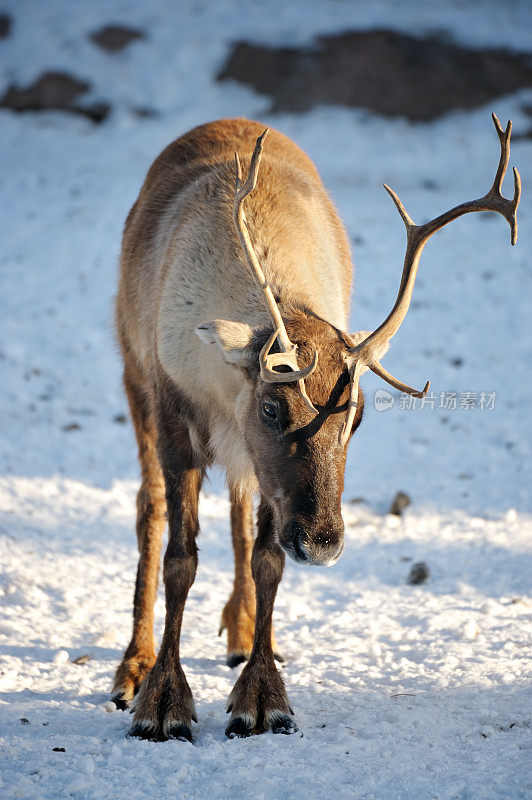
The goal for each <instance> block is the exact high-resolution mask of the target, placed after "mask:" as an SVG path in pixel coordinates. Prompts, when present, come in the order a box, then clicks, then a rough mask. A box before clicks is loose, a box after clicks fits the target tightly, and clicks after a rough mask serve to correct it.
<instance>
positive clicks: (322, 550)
mask: <svg viewBox="0 0 532 800" xmlns="http://www.w3.org/2000/svg"><path fill="white" fill-rule="evenodd" d="M300 547H301V550H302V551H303V553H304V554H305V556H306V558H307V562H308V563H309V564H314V565H316V566H320V567H332V565H333V564H336V562H337V561H338V559H339V558H340V556H341V555H342V553H343V550H344V526H343V525H342V527H341V528H340V529H338V528H333V529H331V528H326V529H325V530H321V531H319V533H317V534H313V535H312V536H310V537H309V536H307V537H306V538H305V539H304V540H303V541H300Z"/></svg>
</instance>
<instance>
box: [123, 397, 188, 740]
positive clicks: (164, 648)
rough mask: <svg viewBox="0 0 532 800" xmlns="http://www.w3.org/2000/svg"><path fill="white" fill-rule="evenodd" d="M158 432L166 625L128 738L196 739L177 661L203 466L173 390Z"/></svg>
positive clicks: (162, 407) (164, 401) (161, 410)
mask: <svg viewBox="0 0 532 800" xmlns="http://www.w3.org/2000/svg"><path fill="white" fill-rule="evenodd" d="M158 430H159V458H160V461H161V465H162V470H163V475H164V479H165V484H166V501H167V506H168V527H169V536H168V547H167V550H166V554H165V557H164V584H165V590H166V623H165V629H164V636H163V641H162V644H161V649H160V651H159V655H158V656H157V661H156V662H155V665H154V667H153V669H152V670H151V672H150V673H149V675H148V676H147V678H146V680H145V681H144V683H143V684H142V687H141V690H140V692H139V695H138V699H137V702H136V706H135V717H134V720H133V725H132V727H131V730H130V732H129V735H130V736H139V737H141V738H144V739H155V740H165V739H171V738H177V739H188V740H189V741H192V730H191V720H194V721H197V720H196V712H195V708H194V701H193V699H192V693H191V691H190V688H189V686H188V683H187V680H186V678H185V675H184V672H183V670H182V668H181V663H180V660H179V639H180V634H181V623H182V619H183V610H184V607H185V601H186V598H187V595H188V591H189V589H190V587H191V585H192V583H193V581H194V577H195V575H196V567H197V562H198V552H197V546H196V536H197V533H198V530H199V526H198V496H199V491H200V487H201V482H202V480H203V467H202V466H201V465H200V464H198V463H197V461H196V459H195V457H194V454H193V451H192V447H191V444H190V438H189V434H188V428H187V425H186V423H185V422H184V421H183V419H182V417H181V415H180V412H179V400H178V397H177V395H176V394H175V393H173V392H172V390H171V389H170V390H168V389H165V390H161V391H160V392H159V394H158Z"/></svg>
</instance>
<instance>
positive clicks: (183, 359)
mask: <svg viewBox="0 0 532 800" xmlns="http://www.w3.org/2000/svg"><path fill="white" fill-rule="evenodd" d="M493 121H494V124H495V128H496V131H497V134H498V136H499V140H500V145H501V156H500V161H499V165H498V168H497V172H496V176H495V180H494V182H493V185H492V187H491V189H490V190H489V191H488V193H487V194H486V195H484V196H483V197H482V198H480V199H479V200H473V201H470V202H466V203H463V204H461V205H459V206H457V207H456V208H453V209H452V210H450V211H447V212H446V213H444V214H442V215H441V216H439V217H437V218H436V219H434V220H432V221H430V222H427V223H426V224H424V225H416V224H414V222H413V221H412V219H411V218H410V216H409V215H408V213H407V212H406V210H405V208H404V206H403V205H402V203H401V201H400V200H399V198H398V196H397V195H396V194H395V192H393V191H392V190H391V189H390V187H389V186H386V185H385V188H386V190H387V191H388V193H389V194H390V195H391V197H392V199H393V201H394V203H395V205H396V207H397V210H398V211H399V214H400V215H401V218H402V220H403V222H404V224H405V227H406V233H407V244H406V255H405V259H404V266H403V273H402V278H401V283H400V287H399V292H398V295H397V300H396V302H395V305H394V307H393V309H392V310H391V312H390V313H389V314H388V316H387V317H386V319H385V321H384V322H383V323H382V324H381V325H379V327H378V328H377V329H376V330H374V331H373V332H368V331H358V332H357V333H354V334H349V333H347V321H348V306H349V296H350V287H351V257H350V250H349V244H348V241H347V237H346V234H345V231H344V228H343V227H342V223H341V222H340V220H339V218H338V215H337V213H336V211H335V209H334V206H333V205H332V203H331V201H330V199H329V197H328V196H327V193H326V192H325V189H324V187H323V185H322V183H321V180H320V177H319V175H318V172H317V170H316V168H315V166H314V164H313V163H312V161H311V160H310V159H309V158H308V157H307V156H306V155H305V154H304V153H303V152H302V151H301V150H300V149H299V148H298V147H297V146H296V145H295V144H294V143H293V142H292V141H290V140H289V139H288V138H287V137H285V136H283V135H282V134H281V133H278V132H277V131H273V130H272V131H271V132H270V133H269V137H268V147H267V150H266V153H265V155H264V158H262V163H261V157H262V151H263V146H264V139H265V136H266V134H267V131H264V132H262V133H261V130H262V128H261V126H260V125H259V124H258V123H257V122H251V121H248V120H245V119H233V120H221V121H218V122H213V123H210V124H207V125H202V126H200V127H198V128H195V129H194V130H192V131H190V132H189V133H187V134H185V135H184V136H182V137H181V138H179V139H177V140H176V141H175V142H173V143H172V144H171V145H169V146H168V147H167V148H166V149H165V150H164V151H163V153H162V154H161V155H160V156H159V157H158V158H157V159H156V160H155V162H154V164H153V165H152V167H151V168H150V170H149V172H148V175H147V177H146V180H145V182H144V185H143V186H142V188H141V191H140V194H139V197H138V199H137V201H136V203H135V204H134V206H133V208H132V209H131V212H130V214H129V216H128V218H127V221H126V225H125V232H124V237H123V246H122V257H121V276H120V285H119V291H118V296H117V309H116V319H117V327H118V334H119V339H120V344H121V349H122V354H123V359H124V384H125V388H126V392H127V396H128V400H129V406H130V409H131V416H132V419H133V424H134V428H135V433H136V437H137V441H138V451H139V460H140V466H141V473H142V483H141V487H140V490H139V492H138V496H137V525H136V531H137V540H138V548H139V553H140V558H139V563H138V573H137V580H136V587H135V597H134V612H133V635H132V638H131V642H130V644H129V646H128V648H127V650H126V652H125V655H124V657H123V660H122V662H121V664H120V666H119V667H118V669H117V672H116V679H115V684H114V689H113V694H112V697H113V700H114V702H115V703H116V705H117V706H118V707H120V708H125V707H127V706H128V705H130V704H131V701H132V700H133V698H134V696H135V695H137V697H136V698H135V707H134V711H135V716H134V719H133V724H132V727H131V729H130V731H129V735H131V736H135V737H140V738H144V739H153V740H165V739H170V738H177V739H181V740H189V741H192V724H191V721H192V720H193V721H194V722H197V717H196V711H195V707H194V701H193V698H192V693H191V691H190V688H189V685H188V683H187V680H186V678H185V675H184V672H183V670H182V667H181V664H180V659H179V640H180V634H181V622H182V618H183V609H184V606H185V601H186V598H187V594H188V591H189V589H190V587H191V585H192V582H193V581H194V577H195V575H196V567H197V562H198V556H197V546H196V537H197V534H198V530H199V526H198V495H199V492H200V488H201V485H202V480H203V477H204V475H205V471H206V469H207V467H209V465H211V464H219V465H221V466H222V467H223V468H224V469H225V471H226V474H227V481H228V485H229V495H230V501H231V535H232V542H233V548H234V556H235V580H234V587H233V591H232V594H231V596H230V598H229V600H228V602H227V604H226V606H225V608H224V610H223V613H222V629H223V628H227V632H228V644H227V663H228V665H229V666H231V667H233V666H235V665H236V664H238V663H240V662H243V661H247V663H246V665H245V667H244V669H243V671H242V673H241V675H240V677H239V678H238V680H237V682H236V684H235V686H234V688H233V690H232V692H231V695H230V697H229V701H228V706H227V711H228V712H231V718H230V721H229V724H228V726H227V729H226V734H227V735H228V736H230V737H232V736H248V735H250V734H252V733H260V732H261V731H264V730H266V729H268V728H271V730H272V731H273V732H274V733H292V732H293V731H295V730H297V727H296V723H295V720H294V715H293V711H292V709H291V707H290V703H289V701H288V698H287V694H286V691H285V687H284V683H283V680H282V678H281V676H280V674H279V672H278V670H277V668H276V666H275V660H274V659H275V657H276V656H277V658H279V659H280V656H279V655H278V651H277V646H276V643H275V638H274V634H273V630H272V611H273V605H274V600H275V595H276V591H277V587H278V585H279V582H280V580H281V576H282V573H283V566H284V559H285V553H288V554H289V555H290V556H291V557H292V558H293V559H294V560H295V561H296V562H298V563H300V564H313V565H331V564H334V563H335V562H336V561H337V559H338V558H339V557H340V555H341V553H342V550H343V547H344V542H343V539H344V525H343V521H342V515H341V495H342V489H343V474H344V469H345V460H346V453H347V445H348V442H349V439H350V437H351V436H352V434H353V432H354V431H355V430H356V429H357V428H358V426H359V424H360V421H361V419H362V412H363V406H364V397H363V393H362V390H361V389H360V387H359V380H360V377H361V375H362V374H363V373H364V372H365V371H367V370H372V371H373V372H374V373H375V374H377V375H379V376H380V377H381V378H382V379H383V380H384V381H386V382H387V383H389V384H390V385H391V386H393V387H394V388H395V389H398V390H400V391H401V392H408V393H409V394H412V395H415V396H418V397H420V396H423V395H424V394H425V393H426V392H427V390H428V387H429V384H428V383H427V384H426V386H425V388H424V389H423V390H422V391H418V390H416V389H414V388H412V387H410V386H407V385H406V384H404V383H402V382H401V381H399V380H397V379H396V378H394V377H393V376H392V375H390V373H389V372H387V371H386V370H385V369H384V367H383V366H382V365H381V363H380V360H381V358H382V356H383V355H384V354H385V352H386V351H387V349H388V344H389V342H390V339H391V338H392V337H393V336H394V335H395V334H396V333H397V331H398V329H399V327H400V325H401V323H402V322H403V320H404V318H405V316H406V313H407V311H408V307H409V304H410V299H411V296H412V290H413V287H414V281H415V278H416V272H417V269H418V265H419V259H420V256H421V252H422V250H423V247H424V245H425V243H426V242H427V240H428V239H429V237H430V236H432V234H433V233H435V232H436V231H437V230H439V229H440V228H442V227H443V226H444V225H446V224H447V223H449V222H451V221H452V220H454V219H457V217H460V216H461V215H462V214H466V213H468V212H472V211H486V210H489V211H496V212H498V213H499V214H502V216H504V217H505V219H506V220H507V222H508V223H509V225H510V228H511V241H512V244H515V241H516V239H517V224H516V210H517V206H518V204H519V199H520V179H519V173H518V172H517V170H516V169H514V183H515V192H514V197H513V200H507V199H506V198H504V197H503V195H502V193H501V187H502V181H503V178H504V174H505V172H506V168H507V165H508V159H509V155H510V135H511V122H508V126H507V128H506V130H505V131H503V130H502V128H501V126H500V124H499V121H498V119H497V117H496V116H495V115H493ZM259 134H260V135H259ZM255 140H256V144H255V147H254V150H253V154H252V157H251V160H250V162H249V164H248V174H247V178H246V180H243V177H242V170H241V166H240V160H239V158H238V155H235V153H237V152H238V151H240V152H245V151H248V150H249V151H251V149H252V147H253V144H254V143H255ZM259 167H260V170H259ZM235 173H236V178H235ZM235 181H236V185H235ZM244 201H245V211H244ZM255 491H258V493H259V497H260V502H259V507H258V516H257V534H256V539H255V542H253V520H252V497H253V493H254V492H255ZM166 516H167V518H168V529H169V536H168V546H167V549H166V553H165V556H164V584H165V591H166V622H165V628H164V635H163V639H162V643H161V647H160V650H159V654H158V656H157V657H156V654H155V647H154V639H153V605H154V601H155V596H156V590H157V574H158V567H159V557H160V550H161V539H162V534H163V529H164V528H165V524H166ZM137 693H138V694H137Z"/></svg>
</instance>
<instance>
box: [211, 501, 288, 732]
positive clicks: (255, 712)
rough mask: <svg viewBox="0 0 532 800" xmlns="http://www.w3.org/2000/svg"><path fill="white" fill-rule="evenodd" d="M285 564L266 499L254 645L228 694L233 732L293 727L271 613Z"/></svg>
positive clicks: (254, 565)
mask: <svg viewBox="0 0 532 800" xmlns="http://www.w3.org/2000/svg"><path fill="white" fill-rule="evenodd" d="M283 567H284V553H283V551H282V550H281V548H280V547H279V545H278V544H277V542H276V541H275V536H274V530H273V520H272V515H271V511H270V509H269V507H268V506H267V505H266V503H264V502H261V505H260V508H259V514H258V533H257V539H256V541H255V546H254V548H253V556H252V559H251V569H252V573H253V579H254V581H255V587H256V594H257V611H256V623H255V637H254V641H253V650H252V652H251V656H250V659H249V662H248V663H247V664H246V666H245V668H244V670H243V672H242V674H241V676H240V678H239V679H238V680H237V682H236V684H235V686H234V688H233V691H232V692H231V694H230V696H229V700H228V703H227V710H228V712H229V711H230V712H232V713H231V719H230V721H229V725H228V726H227V729H226V734H227V736H229V737H233V736H249V735H250V734H252V733H261V732H262V731H264V730H267V729H268V728H270V727H271V729H272V730H273V732H274V733H293V732H294V731H296V730H297V726H296V724H295V722H294V720H293V717H292V713H293V712H292V709H291V708H290V704H289V702H288V697H287V695H286V690H285V687H284V683H283V680H282V678H281V675H280V674H279V672H278V670H277V667H276V666H275V661H274V654H273V649H272V613H273V605H274V602H275V595H276V593H277V587H278V586H279V582H280V580H281V577H282V574H283Z"/></svg>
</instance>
